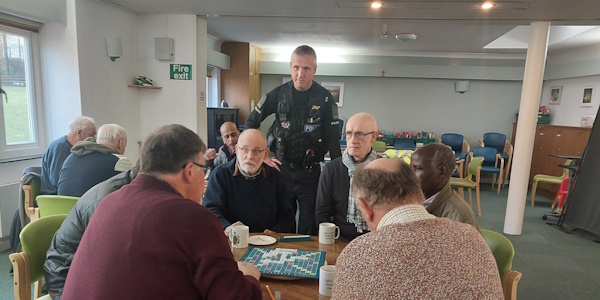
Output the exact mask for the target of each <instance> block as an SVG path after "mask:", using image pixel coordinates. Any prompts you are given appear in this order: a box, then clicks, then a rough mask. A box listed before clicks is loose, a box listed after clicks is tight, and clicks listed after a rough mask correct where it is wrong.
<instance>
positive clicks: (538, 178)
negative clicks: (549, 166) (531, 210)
mask: <svg viewBox="0 0 600 300" xmlns="http://www.w3.org/2000/svg"><path fill="white" fill-rule="evenodd" d="M572 163H573V160H571V159H567V162H565V165H567V166H568V165H571V164H572ZM568 177H569V170H568V169H563V173H562V175H561V176H552V175H544V174H537V175H535V176H533V184H532V185H531V207H533V204H534V203H535V191H536V190H537V185H538V183H540V182H543V183H551V184H560V183H561V182H562V181H563V180H564V179H565V178H568Z"/></svg>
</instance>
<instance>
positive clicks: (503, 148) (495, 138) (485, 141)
mask: <svg viewBox="0 0 600 300" xmlns="http://www.w3.org/2000/svg"><path fill="white" fill-rule="evenodd" d="M479 147H491V148H494V149H496V150H497V151H498V153H500V155H501V156H502V159H504V162H505V165H504V169H503V170H502V173H503V174H504V178H502V186H503V187H504V184H505V183H506V180H508V175H509V174H510V166H511V164H512V155H513V145H512V144H511V143H510V141H508V140H507V139H506V135H504V134H502V133H497V132H487V133H484V134H483V137H481V138H479Z"/></svg>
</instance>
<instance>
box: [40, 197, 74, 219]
mask: <svg viewBox="0 0 600 300" xmlns="http://www.w3.org/2000/svg"><path fill="white" fill-rule="evenodd" d="M35 200H36V201H37V203H38V208H39V210H40V218H43V217H48V216H53V215H66V214H68V213H69V212H70V211H71V209H72V208H73V206H75V203H76V202H77V200H79V198H77V197H71V196H60V195H39V196H38V197H37V198H36V199H35Z"/></svg>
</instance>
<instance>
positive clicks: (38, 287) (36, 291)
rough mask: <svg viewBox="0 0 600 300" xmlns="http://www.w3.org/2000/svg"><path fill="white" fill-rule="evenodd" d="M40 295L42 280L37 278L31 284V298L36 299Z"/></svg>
mask: <svg viewBox="0 0 600 300" xmlns="http://www.w3.org/2000/svg"><path fill="white" fill-rule="evenodd" d="M41 296H42V281H41V280H38V281H36V282H35V283H34V284H33V299H37V298H39V297H41Z"/></svg>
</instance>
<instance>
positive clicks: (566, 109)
mask: <svg viewBox="0 0 600 300" xmlns="http://www.w3.org/2000/svg"><path fill="white" fill-rule="evenodd" d="M555 86H561V87H562V95H561V100H560V103H559V104H549V103H548V102H549V99H550V88H551V87H555ZM590 86H592V87H594V93H593V95H592V96H593V97H592V104H593V106H591V107H584V106H581V101H582V97H583V88H584V87H590ZM599 93H600V75H595V76H584V77H575V78H566V79H555V80H548V81H545V82H544V86H543V88H542V99H541V101H540V105H545V106H546V107H548V109H549V110H550V114H551V119H550V121H551V124H553V125H563V126H581V117H582V116H584V115H595V114H596V113H597V112H598V103H600V95H599Z"/></svg>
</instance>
